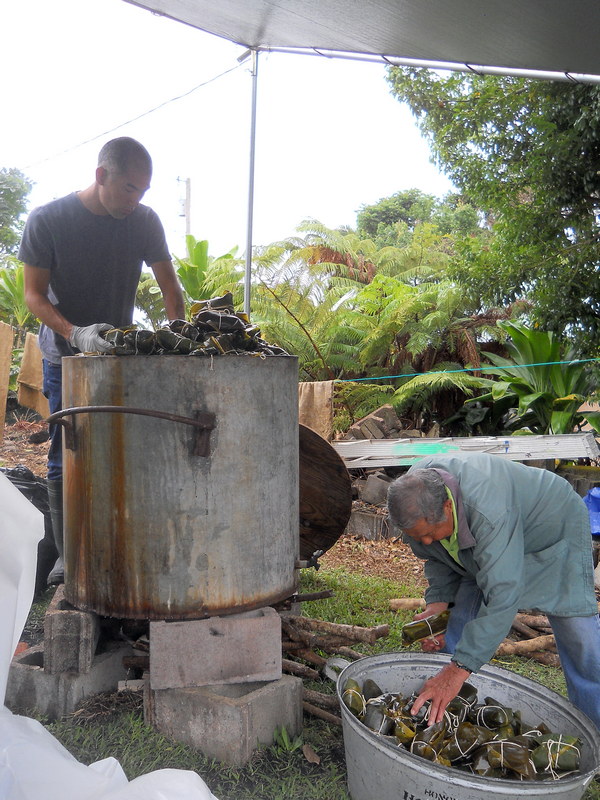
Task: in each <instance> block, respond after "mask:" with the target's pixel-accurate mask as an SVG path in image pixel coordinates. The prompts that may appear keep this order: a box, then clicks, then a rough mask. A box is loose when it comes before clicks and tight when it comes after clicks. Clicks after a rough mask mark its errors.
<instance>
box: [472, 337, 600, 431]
mask: <svg viewBox="0 0 600 800" xmlns="http://www.w3.org/2000/svg"><path fill="white" fill-rule="evenodd" d="M498 325H499V327H500V328H502V329H503V330H504V331H506V332H507V333H508V334H509V335H510V340H509V341H508V342H507V343H506V349H507V351H508V355H509V357H508V358H504V357H502V356H499V355H496V354H494V353H487V356H488V358H489V359H490V361H492V363H493V364H495V365H496V367H497V369H490V368H486V374H492V375H496V376H497V380H489V379H487V378H479V379H476V380H477V381H478V383H479V385H480V386H483V387H488V388H489V389H490V392H489V394H487V395H483V396H481V397H479V401H486V400H491V401H492V402H493V403H494V404H498V405H499V406H500V407H501V409H502V411H503V413H504V414H505V419H506V423H505V426H506V429H507V430H509V431H511V432H512V431H515V430H522V431H523V430H524V431H526V432H528V433H536V434H547V433H551V434H561V433H572V432H573V430H574V429H575V428H576V427H577V426H579V425H581V424H582V423H583V422H588V423H589V424H590V425H591V426H592V427H593V428H594V430H596V431H600V412H585V413H582V412H580V411H579V408H580V407H581V405H582V403H584V402H585V401H587V400H590V399H593V398H594V397H595V394H596V388H597V375H596V374H594V372H593V371H592V369H591V368H590V365H589V364H588V363H585V362H581V361H578V360H577V355H576V353H575V351H574V350H573V349H572V348H570V347H565V345H564V343H563V342H561V341H560V339H559V338H558V337H556V335H555V334H554V333H552V332H547V331H541V330H535V329H531V328H528V327H527V326H526V325H524V324H522V323H517V322H509V321H505V322H499V323H498ZM508 409H510V410H511V411H512V412H513V413H510V411H508Z"/></svg>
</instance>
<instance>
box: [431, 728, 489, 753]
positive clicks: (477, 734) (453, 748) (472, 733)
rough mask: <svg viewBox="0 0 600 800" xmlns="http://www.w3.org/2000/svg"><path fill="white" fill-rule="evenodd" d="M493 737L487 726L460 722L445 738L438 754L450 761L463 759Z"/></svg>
mask: <svg viewBox="0 0 600 800" xmlns="http://www.w3.org/2000/svg"><path fill="white" fill-rule="evenodd" d="M493 737H494V734H493V733H492V731H490V730H488V729H487V728H481V727H480V726H479V725H473V724H472V723H471V722H461V724H460V725H459V726H458V728H456V730H454V731H453V732H452V734H451V735H450V736H449V737H448V739H446V741H445V743H444V746H443V748H442V750H441V752H440V755H442V756H443V757H444V758H447V759H448V761H450V762H451V763H454V762H455V761H464V760H465V759H466V758H467V757H468V756H469V755H470V754H471V753H474V752H475V750H477V748H479V747H481V745H482V744H485V743H486V742H489V741H490V740H491V739H493Z"/></svg>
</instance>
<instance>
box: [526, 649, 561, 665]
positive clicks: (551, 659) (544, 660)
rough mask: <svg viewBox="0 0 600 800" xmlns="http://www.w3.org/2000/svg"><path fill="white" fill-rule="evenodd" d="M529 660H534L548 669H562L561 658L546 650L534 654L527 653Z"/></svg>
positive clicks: (536, 651)
mask: <svg viewBox="0 0 600 800" xmlns="http://www.w3.org/2000/svg"><path fill="white" fill-rule="evenodd" d="M527 658H532V659H533V660H534V661H537V662H538V663H539V664H545V665H546V666H547V667H560V658H559V657H558V655H557V654H556V653H548V652H546V651H545V650H535V651H534V652H533V653H527Z"/></svg>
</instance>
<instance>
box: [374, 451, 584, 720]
mask: <svg viewBox="0 0 600 800" xmlns="http://www.w3.org/2000/svg"><path fill="white" fill-rule="evenodd" d="M388 508H389V513H390V518H391V520H392V522H393V523H394V524H395V525H396V526H397V527H398V528H400V529H401V530H402V531H403V534H404V536H405V538H406V540H407V541H408V542H409V544H410V546H411V548H412V550H413V552H414V553H415V555H417V556H418V557H420V558H423V559H425V576H426V578H427V580H428V583H429V586H428V589H427V591H426V593H425V598H426V603H427V605H426V608H425V611H423V612H422V613H421V614H419V615H417V617H418V618H422V617H426V616H430V615H431V614H434V613H438V612H440V611H444V610H445V609H446V608H448V607H449V606H450V605H451V606H452V608H451V613H450V620H449V624H448V629H447V631H446V634H445V636H440V635H437V636H436V637H435V639H426V640H425V641H424V642H423V649H424V650H425V651H427V652H433V651H436V650H438V651H441V652H446V653H452V654H453V656H452V660H451V662H450V663H449V664H447V665H446V666H444V667H443V669H441V670H440V672H439V673H438V674H437V675H435V676H433V677H432V678H430V679H429V680H428V681H426V683H425V684H424V686H423V687H422V689H421V692H420V694H419V697H418V698H417V701H416V702H415V704H414V706H413V709H412V711H413V713H417V711H418V710H419V709H420V708H421V706H422V705H423V704H424V703H425V702H426V701H427V700H431V710H430V714H429V720H430V722H431V723H434V722H437V721H439V720H440V719H441V718H442V717H443V714H444V709H445V708H446V706H447V704H448V703H449V702H450V700H452V698H453V697H455V696H456V694H457V693H458V691H459V690H460V688H461V686H462V684H463V683H464V681H465V680H467V678H468V677H469V675H470V674H471V672H476V671H477V670H478V669H479V668H480V667H481V666H482V665H483V664H485V663H486V662H488V661H489V660H490V658H491V657H492V656H493V654H494V652H495V651H496V649H497V647H498V645H499V644H500V643H501V641H502V640H503V638H504V637H505V636H506V635H507V634H508V632H509V630H510V628H511V624H512V622H513V620H514V617H515V614H516V613H517V611H518V610H519V609H520V608H524V609H533V608H537V609H540V610H541V611H542V612H543V613H545V614H547V615H548V619H549V621H550V624H551V626H552V629H553V632H554V636H555V639H556V645H557V649H558V653H559V655H560V660H561V665H562V668H563V671H564V673H565V678H566V682H567V690H568V694H569V699H570V700H571V702H572V703H573V704H574V705H575V706H577V707H578V708H579V709H580V710H581V711H583V712H584V713H585V714H587V715H588V716H589V717H590V718H591V719H592V720H593V722H594V723H595V725H596V727H597V728H599V729H600V623H599V621H598V607H597V603H596V597H595V593H594V579H593V562H592V550H591V535H590V523H589V516H588V511H587V508H586V506H585V504H584V502H583V500H582V499H581V498H580V497H579V495H578V494H576V492H575V491H574V490H573V489H572V488H571V486H570V485H569V483H568V482H567V481H565V480H564V479H563V478H560V477H559V476H557V475H555V474H554V473H552V472H549V471H548V470H545V469H537V468H535V467H526V466H524V465H523V464H519V463H516V462H512V461H508V460H505V459H504V458H502V457H501V456H492V455H487V454H483V453H481V454H474V453H471V454H458V455H453V456H438V457H430V458H426V459H423V460H422V461H419V462H418V464H416V465H415V466H413V467H411V469H410V470H409V471H408V472H407V473H406V474H405V475H402V476H401V477H400V478H398V479H396V480H395V481H394V483H392V485H391V486H390V489H389V493H388Z"/></svg>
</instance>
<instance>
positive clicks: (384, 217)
mask: <svg viewBox="0 0 600 800" xmlns="http://www.w3.org/2000/svg"><path fill="white" fill-rule="evenodd" d="M356 220H357V233H358V234H359V235H360V236H363V237H369V238H370V239H373V241H375V243H376V244H377V246H378V247H384V246H385V245H394V246H404V245H406V243H407V242H408V241H409V240H410V236H411V234H412V233H413V232H414V231H415V229H416V228H417V227H418V226H419V225H423V224H424V223H429V224H430V225H432V226H434V227H435V230H436V231H437V232H438V233H439V234H441V235H442V236H443V235H459V236H473V235H479V234H481V232H482V230H481V227H480V216H479V214H478V212H477V209H476V208H475V207H474V206H472V205H471V204H470V203H469V202H468V201H466V200H465V198H464V197H462V196H461V195H457V194H449V195H447V196H446V197H445V198H443V199H442V200H440V199H438V198H436V197H435V196H434V195H431V194H425V193H424V192H422V191H420V190H419V189H408V190H406V191H402V192H396V194H393V195H391V196H390V197H383V198H382V199H381V200H379V201H378V202H377V203H374V204H372V205H366V206H361V208H360V210H359V212H358V214H357V218H356Z"/></svg>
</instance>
